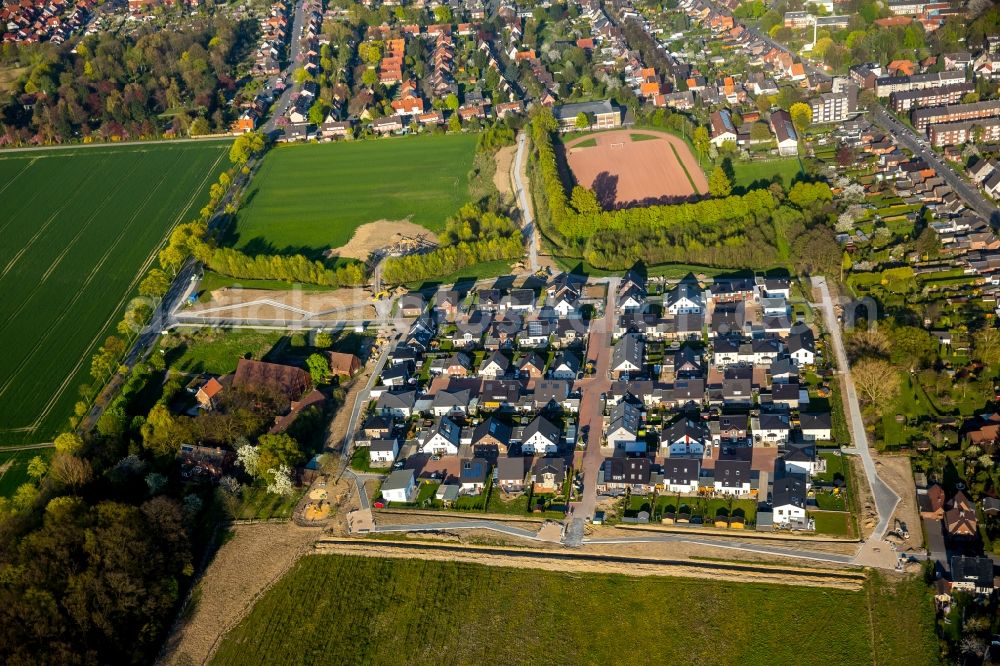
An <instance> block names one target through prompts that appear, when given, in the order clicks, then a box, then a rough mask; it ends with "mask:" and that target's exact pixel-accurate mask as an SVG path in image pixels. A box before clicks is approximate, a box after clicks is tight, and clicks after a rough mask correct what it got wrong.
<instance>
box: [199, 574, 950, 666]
mask: <svg viewBox="0 0 1000 666" xmlns="http://www.w3.org/2000/svg"><path fill="white" fill-rule="evenodd" d="M867 585H868V586H870V587H869V589H867V590H863V591H859V592H851V591H846V590H837V589H826V588H803V587H791V586H783V585H765V584H742V583H724V582H719V581H715V580H712V579H711V578H710V577H706V578H704V579H688V578H652V577H650V578H633V577H629V576H624V575H587V574H579V573H562V572H555V571H540V570H525V569H506V568H497V567H487V566H480V565H475V564H466V563H456V562H432V561H419V560H401V559H400V560H393V559H378V558H364V557H340V556H334V555H311V556H308V557H305V558H303V559H302V560H301V561H300V562H298V564H296V565H295V567H294V568H293V569H292V570H291V572H290V573H289V574H287V575H286V576H285V577H284V578H283V579H282V580H281V581H279V582H278V583H277V584H276V585H275V586H274V587H272V588H271V589H270V590H269V591H268V592H267V594H265V595H264V596H263V597H262V598H261V599H260V600H259V601H258V602H257V604H256V606H255V607H254V608H253V610H252V611H251V613H250V615H249V616H247V617H246V618H245V619H244V620H243V621H242V622H241V623H240V624H239V625H237V626H236V628H235V629H233V630H232V631H231V632H229V633H228V634H227V635H226V636H225V637H224V639H223V641H222V643H221V645H220V646H219V650H218V652H216V654H215V658H214V662H213V663H215V664H241V665H243V664H268V665H272V664H274V665H277V664H315V663H327V664H347V663H351V664H441V663H447V664H486V663H501V664H629V663H632V664H645V663H653V662H657V663H664V664H692V665H697V664H713V665H714V664H744V665H748V666H752V665H754V664H766V665H768V666H771V665H773V664H823V665H828V664H872V663H874V664H879V665H880V666H881V665H891V664H905V665H906V666H918V665H922V664H931V663H935V659H934V658H935V654H934V652H935V651H936V647H937V645H936V640H935V638H934V634H933V631H934V615H933V607H932V605H931V601H930V597H929V594H928V591H927V590H926V588H924V587H923V583H922V582H921V581H920V580H917V579H915V580H911V581H908V582H903V583H899V584H898V585H896V586H892V585H890V584H889V583H886V582H882V581H880V580H872V581H869V582H868V583H867ZM789 627H794V631H789Z"/></svg>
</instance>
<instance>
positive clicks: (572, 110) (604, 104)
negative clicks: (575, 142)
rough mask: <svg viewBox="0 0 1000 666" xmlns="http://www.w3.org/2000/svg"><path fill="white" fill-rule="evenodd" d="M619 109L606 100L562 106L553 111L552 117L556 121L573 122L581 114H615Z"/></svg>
mask: <svg viewBox="0 0 1000 666" xmlns="http://www.w3.org/2000/svg"><path fill="white" fill-rule="evenodd" d="M617 110H618V109H617V108H615V106H614V105H613V104H612V103H611V100H609V99H605V100H602V101H600V102H580V103H577V104H562V105H560V106H557V107H555V108H553V109H552V115H554V116H555V118H556V120H572V119H573V118H576V117H577V116H578V115H580V114H581V113H586V114H590V115H597V114H599V113H614V112H615V111H617Z"/></svg>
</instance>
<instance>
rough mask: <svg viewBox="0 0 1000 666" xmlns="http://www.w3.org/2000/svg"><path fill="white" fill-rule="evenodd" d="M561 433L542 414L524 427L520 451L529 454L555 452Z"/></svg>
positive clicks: (557, 448)
mask: <svg viewBox="0 0 1000 666" xmlns="http://www.w3.org/2000/svg"><path fill="white" fill-rule="evenodd" d="M560 437H561V433H560V431H559V428H558V427H557V426H556V425H555V424H553V423H552V422H551V421H549V420H548V419H547V418H545V417H544V416H536V417H535V419H534V420H533V421H532V422H531V423H529V424H528V425H527V426H525V428H524V433H523V435H522V439H521V452H522V453H525V454H527V453H531V454H538V453H543V454H549V453H556V452H557V451H558V450H559V440H560Z"/></svg>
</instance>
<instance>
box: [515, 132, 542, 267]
mask: <svg viewBox="0 0 1000 666" xmlns="http://www.w3.org/2000/svg"><path fill="white" fill-rule="evenodd" d="M527 147H528V135H527V133H526V132H525V131H524V130H521V131H520V132H518V135H517V154H516V155H515V156H514V163H513V165H512V166H511V173H512V174H513V176H514V193H515V194H516V195H517V207H518V208H520V209H521V228H522V230H523V232H524V239H525V244H526V245H527V246H528V269H529V270H530V271H531V272H532V273H534V272H536V271H537V270H538V229H537V228H536V227H535V218H534V217H533V216H532V215H531V204H530V202H529V201H528V194H527V192H526V191H525V189H524V182H523V181H522V180H521V168H522V166H523V165H524V156H525V154H526V153H527Z"/></svg>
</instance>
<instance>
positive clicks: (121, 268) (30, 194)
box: [0, 141, 229, 445]
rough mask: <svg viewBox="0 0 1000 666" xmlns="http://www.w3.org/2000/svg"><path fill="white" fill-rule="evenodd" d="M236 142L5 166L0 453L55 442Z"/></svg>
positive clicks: (44, 157)
mask: <svg viewBox="0 0 1000 666" xmlns="http://www.w3.org/2000/svg"><path fill="white" fill-rule="evenodd" d="M228 148H229V142H228V141H226V142H218V141H213V142H208V143H203V142H198V143H184V144H148V145H141V146H121V147H115V146H107V147H104V146H101V147H99V148H72V149H64V150H45V151H37V152H35V151H29V152H25V153H14V154H7V155H3V156H2V157H0V201H2V202H3V203H2V205H0V293H2V294H3V297H2V300H0V302H2V306H0V309H2V313H3V316H2V317H0V348H2V349H3V350H4V351H3V354H0V445H3V444H18V443H25V442H44V441H51V438H52V437H53V436H54V435H55V434H56V433H57V432H58V430H59V429H61V428H63V427H65V425H66V423H67V419H68V417H69V416H70V414H71V413H72V411H73V404H74V403H75V402H76V401H77V400H79V399H80V398H79V394H78V392H77V388H78V387H79V386H81V385H83V384H90V383H91V382H92V378H91V377H90V359H91V356H92V355H93V354H94V352H95V351H96V350H97V348H98V347H99V346H100V344H101V343H102V342H103V341H104V338H106V337H107V336H108V335H110V334H113V333H115V324H117V321H118V319H119V317H120V316H121V314H122V312H123V311H124V309H125V305H126V304H127V303H128V300H129V299H130V298H131V297H132V296H133V295H134V294H135V291H136V286H137V283H138V280H139V279H140V277H141V273H142V271H143V270H144V269H145V268H146V267H147V266H149V265H150V264H151V263H152V262H153V261H154V259H155V252H156V250H157V249H158V247H159V245H160V243H161V242H162V241H163V239H164V237H165V236H166V235H167V233H168V232H169V231H170V230H171V228H172V227H173V226H174V225H175V224H177V223H178V222H184V221H187V220H190V219H192V218H194V217H195V216H196V214H197V212H198V210H199V209H200V208H201V207H202V206H204V205H205V203H206V202H207V201H208V193H207V192H208V186H209V185H210V184H211V183H212V182H213V181H215V180H216V179H217V177H218V174H219V172H220V171H221V170H222V169H223V168H224V167H227V166H229V163H228V158H227V157H226V155H227V151H228Z"/></svg>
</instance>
